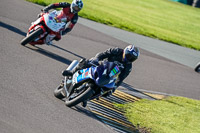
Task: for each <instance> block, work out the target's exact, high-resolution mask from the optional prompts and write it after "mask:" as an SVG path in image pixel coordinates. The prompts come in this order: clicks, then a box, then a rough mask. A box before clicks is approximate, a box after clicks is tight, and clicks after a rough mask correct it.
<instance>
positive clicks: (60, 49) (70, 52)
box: [52, 45, 85, 58]
mask: <svg viewBox="0 0 200 133" xmlns="http://www.w3.org/2000/svg"><path fill="white" fill-rule="evenodd" d="M52 46H53V47H55V48H58V49H60V50H63V51H65V52H67V53H70V54H72V55H74V56H77V57H79V58H85V57H83V56H80V55H77V54H75V53H73V52H71V51H69V50H66V49H64V48H61V47H59V46H57V45H52Z"/></svg>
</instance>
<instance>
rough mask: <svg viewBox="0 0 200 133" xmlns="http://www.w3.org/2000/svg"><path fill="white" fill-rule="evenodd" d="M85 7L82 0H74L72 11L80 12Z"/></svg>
mask: <svg viewBox="0 0 200 133" xmlns="http://www.w3.org/2000/svg"><path fill="white" fill-rule="evenodd" d="M82 8H83V2H82V0H73V1H72V4H71V6H70V9H71V12H72V13H78V12H79V11H80V10H81V9H82Z"/></svg>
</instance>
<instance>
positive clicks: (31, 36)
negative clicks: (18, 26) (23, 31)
mask: <svg viewBox="0 0 200 133" xmlns="http://www.w3.org/2000/svg"><path fill="white" fill-rule="evenodd" d="M42 33H43V30H42V29H41V28H38V29H36V30H35V31H33V32H32V33H31V34H29V35H28V36H26V37H25V38H24V39H23V40H22V41H21V45H23V46H25V45H26V44H27V43H29V42H31V41H33V40H34V39H35V38H37V37H38V36H39V35H40V34H42Z"/></svg>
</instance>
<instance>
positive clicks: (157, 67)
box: [0, 0, 200, 133]
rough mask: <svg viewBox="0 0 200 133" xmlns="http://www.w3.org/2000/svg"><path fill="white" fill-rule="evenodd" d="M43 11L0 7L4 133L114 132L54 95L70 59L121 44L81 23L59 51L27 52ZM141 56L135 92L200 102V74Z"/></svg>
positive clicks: (16, 1)
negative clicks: (23, 42)
mask: <svg viewBox="0 0 200 133" xmlns="http://www.w3.org/2000/svg"><path fill="white" fill-rule="evenodd" d="M40 9H41V6H38V5H35V4H32V3H29V2H25V1H23V0H1V5H0V33H1V36H0V40H1V41H0V89H1V92H0V132H1V133H36V132H37V133H54V132H58V133H59V132H67V133H79V132H82V133H94V132H95V133H102V132H104V133H112V132H114V131H112V130H111V129H110V128H108V127H107V126H105V125H104V124H102V123H101V122H99V121H98V120H97V119H96V117H95V116H93V115H92V114H91V113H90V112H88V111H87V110H85V109H82V108H67V107H65V105H64V103H63V102H62V101H59V100H57V99H56V98H55V97H54V96H53V90H54V88H55V87H56V86H57V85H58V84H59V83H60V81H61V79H62V76H61V71H62V70H63V69H65V68H66V67H67V66H68V65H69V64H70V63H71V61H72V60H74V59H77V60H79V59H80V58H82V57H85V58H91V57H93V56H94V55H95V54H96V53H98V52H99V51H104V50H106V49H107V48H110V47H121V48H124V47H126V46H127V45H129V44H128V43H125V42H122V41H120V40H117V39H115V38H112V37H110V36H107V35H105V34H103V33H100V32H98V31H95V30H93V29H91V28H88V27H87V26H83V25H82V24H77V25H76V26H75V28H74V29H73V31H71V33H69V34H68V35H67V36H65V37H63V38H62V40H61V41H59V42H56V45H55V46H46V45H42V46H36V47H31V46H30V45H27V47H23V46H21V45H20V40H21V39H23V37H24V36H25V35H26V32H27V29H28V27H29V26H30V23H31V22H32V21H34V20H36V16H37V14H38V13H39V12H40ZM140 51H141V56H140V58H139V59H138V60H137V61H136V62H135V63H134V68H133V71H132V72H131V74H130V76H129V77H128V78H127V79H126V80H125V82H126V83H127V84H130V85H132V86H134V88H139V89H145V90H149V91H158V92H162V93H168V94H173V95H179V96H185V97H189V98H194V99H198V100H199V99H200V96H199V94H200V87H199V86H200V82H199V81H200V75H199V74H198V73H196V72H194V71H193V69H191V68H190V67H187V66H184V65H181V64H179V63H176V62H173V61H171V60H168V59H166V58H163V57H161V56H158V55H155V54H152V53H150V52H147V51H145V50H143V49H140Z"/></svg>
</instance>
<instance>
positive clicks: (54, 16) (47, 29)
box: [21, 10, 67, 46]
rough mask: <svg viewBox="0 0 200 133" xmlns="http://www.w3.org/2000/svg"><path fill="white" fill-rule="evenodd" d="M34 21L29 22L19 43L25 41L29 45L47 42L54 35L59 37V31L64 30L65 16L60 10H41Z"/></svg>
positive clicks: (24, 43) (23, 43) (22, 43)
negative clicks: (25, 33)
mask: <svg viewBox="0 0 200 133" xmlns="http://www.w3.org/2000/svg"><path fill="white" fill-rule="evenodd" d="M40 16H41V17H40V18H38V19H37V20H36V21H35V22H33V23H31V27H30V28H29V30H28V33H27V35H26V37H25V38H24V39H23V40H22V41H21V45H24V46H25V45H26V44H27V43H29V44H31V45H36V44H45V43H46V44H48V43H49V42H51V41H52V40H53V39H54V38H55V37H56V38H61V31H62V30H64V28H65V26H66V23H67V17H66V15H64V14H63V13H62V12H61V11H56V10H54V11H52V12H50V13H48V12H47V13H44V12H42V13H41V14H40Z"/></svg>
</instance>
